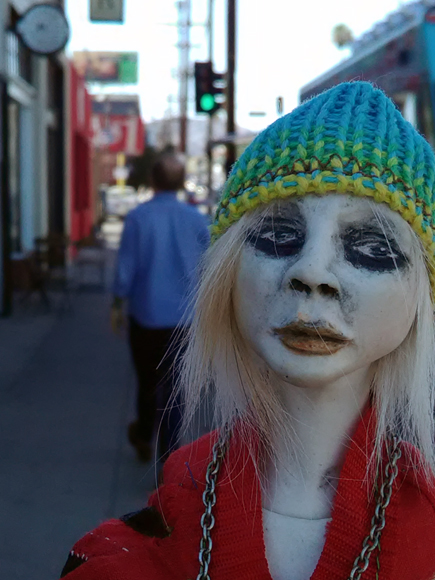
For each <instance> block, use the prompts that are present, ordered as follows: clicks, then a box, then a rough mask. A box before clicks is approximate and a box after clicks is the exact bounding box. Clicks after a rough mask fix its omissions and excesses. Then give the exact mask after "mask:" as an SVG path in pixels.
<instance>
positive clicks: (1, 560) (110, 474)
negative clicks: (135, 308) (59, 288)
mask: <svg viewBox="0 0 435 580" xmlns="http://www.w3.org/2000/svg"><path fill="white" fill-rule="evenodd" d="M118 237H119V236H118ZM106 238H107V239H108V241H109V244H108V245H109V246H113V245H116V240H117V231H116V226H109V229H108V231H106ZM108 258H109V261H111V262H112V263H113V258H114V251H113V250H108ZM110 278H111V269H110V268H109V271H108V273H107V282H108V284H109V282H110ZM110 300H111V297H110V293H109V292H108V290H107V289H106V291H102V290H100V291H97V290H95V289H93V288H89V289H88V290H86V289H82V290H81V291H80V292H76V293H74V295H73V297H72V310H71V311H70V312H62V311H55V312H49V313H46V312H44V311H43V310H42V311H38V310H35V311H31V312H28V311H24V312H17V313H14V316H13V317H11V318H9V319H2V320H1V321H0V342H1V345H2V348H1V352H2V356H1V365H0V381H1V382H0V384H1V387H0V404H1V420H0V433H1V435H0V436H1V447H0V456H1V465H2V469H1V475H0V513H1V514H2V523H3V525H2V532H1V539H0V577H1V578H2V579H5V580H6V579H7V580H50V579H54V580H55V579H57V578H58V577H59V575H60V572H61V569H62V567H63V564H64V562H65V560H66V557H67V554H68V551H69V550H70V549H71V547H72V545H73V543H74V542H75V540H77V539H78V538H79V537H80V536H82V535H83V534H84V533H85V532H86V531H88V530H90V529H91V528H93V527H95V526H96V525H98V524H99V523H100V522H101V521H102V520H104V519H107V518H110V517H114V516H115V517H116V516H120V515H122V514H124V513H127V512H129V511H134V510H135V509H138V508H140V507H141V506H143V504H144V503H145V502H146V499H147V494H148V492H149V491H150V490H151V489H152V488H153V486H154V481H155V470H154V468H153V465H152V464H151V463H150V464H140V463H139V462H138V461H137V460H136V457H135V454H134V451H133V449H132V448H130V446H129V444H128V442H127V439H126V426H127V424H128V422H129V421H130V420H131V419H132V418H133V416H134V396H135V384H134V376H133V371H132V368H131V366H130V358H129V352H128V349H127V344H126V340H125V339H120V338H117V337H115V336H114V335H112V333H111V331H110V325H109V306H110Z"/></svg>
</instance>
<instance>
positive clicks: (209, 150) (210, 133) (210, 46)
mask: <svg viewBox="0 0 435 580" xmlns="http://www.w3.org/2000/svg"><path fill="white" fill-rule="evenodd" d="M207 29H208V60H209V61H210V62H211V63H213V0H208V22H207ZM212 140H213V115H209V117H208V135H207V161H208V165H207V189H208V201H209V206H208V211H209V213H211V211H212V205H213V203H214V192H213V149H212V145H211V142H212Z"/></svg>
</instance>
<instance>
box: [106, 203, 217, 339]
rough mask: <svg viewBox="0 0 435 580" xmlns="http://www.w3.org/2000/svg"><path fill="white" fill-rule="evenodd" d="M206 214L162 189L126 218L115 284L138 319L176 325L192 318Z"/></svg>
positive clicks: (205, 237) (205, 242) (205, 239)
mask: <svg viewBox="0 0 435 580" xmlns="http://www.w3.org/2000/svg"><path fill="white" fill-rule="evenodd" d="M209 242H210V235H209V232H208V228H207V219H206V217H205V216H204V215H202V214H200V213H199V212H198V210H197V209H195V208H194V207H192V206H189V205H186V204H185V203H181V202H179V201H178V200H177V197H176V194H175V193H173V192H165V193H158V194H156V195H155V196H154V198H153V199H152V200H151V201H149V202H147V203H143V204H141V205H139V206H138V207H137V208H136V209H134V210H133V211H131V212H130V213H129V214H128V215H127V217H126V219H125V224H124V231H123V234H122V239H121V246H120V248H119V253H118V263H117V268H116V274H115V281H114V285H113V293H114V295H115V296H120V297H121V298H126V299H128V310H129V314H130V316H132V317H133V318H134V319H135V321H136V322H138V323H139V324H141V325H142V326H145V327H148V328H172V327H175V326H177V324H178V323H179V322H182V323H184V324H188V323H189V322H190V319H191V314H192V312H191V306H190V305H189V302H190V299H191V292H192V290H193V289H194V288H195V286H196V283H197V273H198V272H197V270H198V263H199V260H200V258H201V255H202V254H203V252H204V251H205V250H206V248H207V247H208V244H209Z"/></svg>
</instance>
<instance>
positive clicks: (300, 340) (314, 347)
mask: <svg viewBox="0 0 435 580" xmlns="http://www.w3.org/2000/svg"><path fill="white" fill-rule="evenodd" d="M275 334H276V335H277V336H279V338H280V340H281V342H282V344H283V345H284V346H285V347H286V348H288V349H289V350H292V351H294V352H297V353H298V354H302V355H308V356H310V355H312V356H314V355H321V356H325V355H331V354H335V353H336V352H338V351H339V350H341V349H342V348H344V347H345V346H347V345H348V344H350V343H351V342H352V341H351V340H350V339H348V338H347V337H346V336H344V335H343V334H342V333H341V332H339V331H337V330H336V329H335V328H333V327H332V326H330V325H327V326H320V325H319V326H318V325H314V324H306V323H303V322H294V323H292V324H289V325H288V326H285V327H284V328H277V329H275Z"/></svg>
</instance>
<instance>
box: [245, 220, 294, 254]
mask: <svg viewBox="0 0 435 580" xmlns="http://www.w3.org/2000/svg"><path fill="white" fill-rule="evenodd" d="M247 241H248V243H249V244H250V245H251V246H253V247H254V248H255V249H256V250H259V251H260V252H263V253H264V254H266V255H268V256H272V257H275V258H281V257H285V256H294V255H295V254H298V253H299V252H300V251H301V250H302V248H303V246H304V244H305V227H304V225H303V224H302V223H300V222H299V220H288V219H283V218H276V219H273V220H272V219H267V220H265V221H264V222H263V223H262V224H261V227H260V229H259V230H257V231H253V232H251V233H250V234H249V235H248V239H247Z"/></svg>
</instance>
